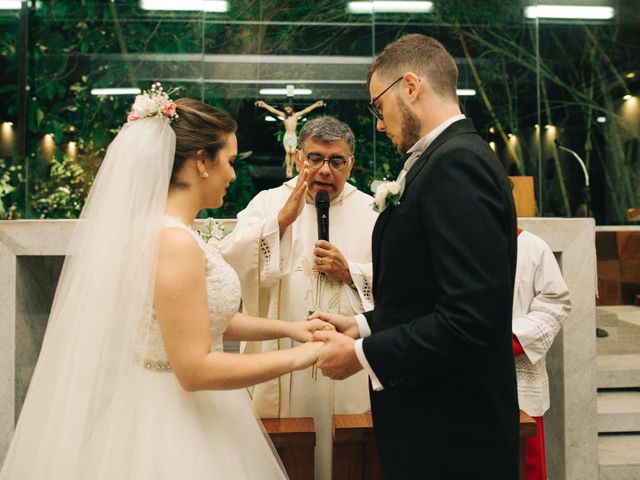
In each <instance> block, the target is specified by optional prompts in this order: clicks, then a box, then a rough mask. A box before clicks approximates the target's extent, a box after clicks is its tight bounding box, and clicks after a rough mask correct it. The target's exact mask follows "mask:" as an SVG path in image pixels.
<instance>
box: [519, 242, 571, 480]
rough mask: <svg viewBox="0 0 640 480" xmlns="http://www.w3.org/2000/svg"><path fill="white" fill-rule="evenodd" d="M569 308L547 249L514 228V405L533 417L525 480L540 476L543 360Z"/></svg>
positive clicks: (545, 387)
mask: <svg viewBox="0 0 640 480" xmlns="http://www.w3.org/2000/svg"><path fill="white" fill-rule="evenodd" d="M570 310H571V300H570V296H569V289H568V288H567V284H566V283H565V282H564V280H563V278H562V274H561V273H560V268H559V267H558V263H557V262H556V259H555V257H554V256H553V252H552V251H551V248H549V246H548V245H547V244H546V243H545V241H544V240H542V239H541V238H540V237H538V236H536V235H534V234H533V233H531V232H527V231H526V230H521V229H518V260H517V264H516V281H515V286H514V289H513V322H512V327H511V328H512V331H513V339H512V340H513V353H514V355H515V362H516V376H517V380H518V403H519V404H520V409H522V410H523V411H524V412H525V413H527V414H528V415H529V416H531V417H532V418H533V419H534V420H535V421H536V435H535V436H533V437H529V438H528V439H527V453H526V472H525V479H526V480H546V478H547V473H546V455H545V449H544V422H543V415H544V412H546V411H547V410H548V409H549V377H548V375H547V368H546V365H545V358H546V355H547V352H548V351H549V348H551V344H552V343H553V340H554V339H555V337H556V335H557V334H558V332H559V331H560V329H561V328H562V325H563V323H564V321H565V320H566V319H567V318H568V316H569V312H570Z"/></svg>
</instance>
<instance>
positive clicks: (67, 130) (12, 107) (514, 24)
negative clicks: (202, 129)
mask: <svg viewBox="0 0 640 480" xmlns="http://www.w3.org/2000/svg"><path fill="white" fill-rule="evenodd" d="M170 3H171V2H169V1H164V2H157V1H154V0H128V1H122V2H120V1H119V2H101V1H98V0H84V1H83V2H66V1H56V2H44V1H35V2H31V3H29V7H28V17H20V14H19V11H18V10H1V11H0V24H1V25H2V30H1V33H0V38H1V40H2V42H1V43H0V62H1V64H2V67H3V73H4V74H3V76H2V79H1V80H0V102H1V103H0V106H1V107H2V112H3V114H2V117H0V123H1V124H2V125H1V128H2V131H1V133H2V136H1V137H0V139H1V142H0V172H1V173H0V196H1V197H0V199H1V201H2V206H1V207H0V208H1V210H0V217H1V218H15V217H31V218H40V217H48V218H61V217H62V218H64V217H75V216H77V214H78V212H79V211H80V209H81V207H82V204H83V200H84V197H85V195H86V192H87V189H88V188H89V186H90V184H91V181H92V179H93V176H94V175H95V172H96V170H97V168H98V166H99V164H100V161H101V159H102V157H103V156H104V152H105V148H106V146H107V145H108V143H109V142H110V140H111V139H112V138H113V136H114V135H115V133H116V132H117V130H118V128H119V127H120V126H121V125H122V122H123V121H124V119H125V118H126V114H127V111H128V109H129V107H130V105H131V103H132V101H133V95H134V94H131V93H130V94H128V95H115V94H106V95H96V94H92V90H93V89H95V88H105V87H109V88H138V89H144V88H148V87H149V85H150V84H151V83H152V82H154V81H160V82H162V83H163V84H164V86H165V88H167V89H171V88H176V89H177V92H176V93H175V95H176V96H190V97H194V98H197V99H201V100H203V101H205V102H209V103H211V104H214V105H217V106H220V107H221V108H224V109H225V110H227V111H229V113H230V114H231V115H232V116H234V117H235V118H237V120H238V124H239V131H238V136H239V140H240V150H241V151H244V152H251V155H250V156H248V158H246V159H245V160H243V161H241V162H239V163H238V180H237V181H236V182H235V183H234V184H233V185H232V187H231V190H230V192H229V194H228V195H227V197H226V204H225V206H224V207H223V208H222V209H221V210H220V211H218V212H205V214H206V215H210V214H214V215H216V216H224V217H233V216H235V214H236V213H237V212H238V211H239V210H240V209H242V208H243V207H244V206H245V205H246V203H247V202H248V201H249V200H250V199H251V198H252V197H253V196H254V195H255V194H256V193H257V192H258V191H259V190H262V189H264V188H271V187H274V186H276V185H279V184H280V183H281V182H282V181H284V180H285V179H286V177H285V169H284V159H285V151H284V147H283V144H282V137H283V133H284V129H283V124H282V120H281V119H279V118H277V115H274V114H273V113H272V112H269V111H267V110H265V109H263V108H260V107H258V106H257V105H256V101H258V100H263V101H265V102H267V103H268V104H269V105H272V106H273V107H275V108H276V109H279V110H280V109H282V108H284V106H285V105H287V104H289V103H290V104H291V106H292V108H293V109H294V110H295V111H299V110H301V109H303V108H306V107H308V106H310V105H311V104H313V103H314V102H316V101H317V100H323V101H324V102H325V104H326V105H325V106H324V107H318V108H316V109H314V110H313V111H311V112H309V113H308V114H307V115H306V119H307V120H308V119H310V118H312V117H314V116H316V115H321V114H329V115H335V116H337V117H338V118H340V119H342V120H344V121H346V122H347V123H348V124H349V125H350V126H351V127H352V128H353V130H354V132H355V134H356V138H357V148H356V166H355V167H354V169H353V171H352V178H351V179H350V181H351V182H352V183H354V184H355V185H357V186H358V187H359V188H361V189H362V190H364V191H367V192H368V191H369V184H370V182H371V181H372V179H373V178H383V177H384V178H393V177H395V176H396V175H397V173H398V172H399V170H400V168H401V166H402V163H403V161H404V158H403V156H402V155H399V154H398V153H397V152H396V151H395V148H394V146H393V145H392V144H391V143H390V142H389V141H388V139H387V138H386V137H385V135H384V134H381V133H379V132H376V130H375V122H374V120H373V118H372V117H371V115H370V114H369V113H368V111H367V109H366V104H367V102H368V100H369V94H368V91H367V87H366V75H367V70H368V67H369V65H370V63H371V60H372V58H373V56H374V55H375V54H377V53H379V52H380V51H381V50H382V49H383V48H384V46H385V45H386V44H387V43H388V42H389V41H392V40H394V39H395V38H397V37H398V36H400V35H403V34H406V33H412V32H419V33H425V34H428V35H432V36H434V37H435V38H437V39H439V40H440V41H442V43H443V44H444V45H445V46H446V47H447V48H448V49H449V51H450V52H451V53H452V55H453V56H454V57H455V58H456V61H457V64H458V67H459V71H460V79H459V88H461V89H467V90H468V91H467V95H466V96H460V103H461V106H462V108H463V110H464V112H465V113H466V114H467V115H468V116H470V117H471V118H472V119H473V121H474V123H475V125H476V128H477V129H478V131H479V132H480V134H481V135H482V136H483V137H484V138H485V139H486V140H487V141H488V142H491V144H492V146H493V147H494V149H495V150H496V152H497V154H498V155H499V157H500V159H501V160H502V161H503V163H504V165H505V167H506V168H507V170H508V171H509V173H511V174H513V175H532V176H533V177H534V179H535V185H536V199H537V204H538V205H537V207H538V214H539V215H545V216H553V215H557V216H582V215H584V214H585V213H587V206H586V205H587V204H589V207H590V210H591V211H592V212H593V215H594V216H595V217H596V219H597V222H598V223H600V224H607V223H627V221H628V220H627V210H628V209H629V208H632V207H638V206H640V205H639V204H640V198H639V197H640V192H639V186H638V185H639V184H640V182H638V168H639V167H638V164H639V162H638V156H639V155H640V153H639V150H640V148H639V146H638V142H639V140H638V139H639V138H640V134H639V133H638V131H639V129H640V126H639V125H640V120H639V116H640V113H639V111H638V109H639V108H640V107H638V103H637V102H638V100H637V98H636V97H635V96H634V95H636V94H637V93H638V85H639V83H638V82H639V80H638V78H640V77H639V76H638V75H640V66H639V65H638V61H637V59H638V58H639V57H640V55H638V50H639V47H640V45H639V43H640V37H638V35H636V34H635V33H636V32H637V29H638V23H640V18H639V17H638V15H637V13H636V10H637V8H636V7H635V2H633V1H631V0H618V1H613V0H612V1H605V0H588V1H586V0H585V1H584V2H579V3H581V4H582V5H583V6H598V5H599V6H603V5H604V6H606V5H609V6H611V7H613V8H614V16H613V18H611V19H604V20H576V19H570V20H568V19H555V20H548V19H535V18H527V17H526V16H525V8H526V7H529V6H534V7H535V6H539V5H538V3H537V2H535V1H529V0H523V1H522V2H513V1H510V0H491V1H489V2H477V1H475V0H435V1H433V2H432V5H431V8H430V9H429V11H426V12H417V13H415V12H414V13H406V12H405V13H391V12H380V11H377V12H372V13H371V12H370V13H367V14H358V13H354V10H353V8H354V7H351V6H350V5H351V3H352V2H349V1H346V0H340V1H335V0H318V1H316V2H287V1H285V2H283V1H279V0H249V1H241V0H229V1H227V2H212V3H208V4H207V5H214V7H216V8H217V9H218V10H219V11H211V10H215V9H216V8H213V9H210V8H207V9H203V10H201V11H181V10H157V8H158V7H157V5H163V6H164V7H165V8H167V6H168V5H170ZM540 3H542V2H540ZM152 4H155V5H156V6H155V7H154V6H153V5H152ZM361 6H362V5H361ZM365 6H366V5H365ZM20 18H24V19H25V25H28V37H26V36H25V38H24V40H25V41H26V49H25V48H21V47H20ZM25 31H26V30H25ZM538 52H539V53H538ZM27 66H28V67H29V68H28V69H27ZM20 75H23V76H24V75H27V80H26V82H25V85H26V87H27V89H28V90H27V93H28V95H27V96H26V98H25V108H24V109H23V110H22V111H23V113H22V114H21V113H20V112H21V109H20V105H21V103H20V96H19V95H18V92H19V91H20V89H19V88H18V86H19V82H20ZM288 86H291V87H288ZM287 88H289V89H294V92H295V94H294V95H293V96H290V94H291V92H290V91H287ZM269 89H277V90H280V92H279V93H273V92H270V91H269ZM277 90H276V92H277ZM94 93H95V92H94ZM625 95H630V97H629V98H628V99H626V100H625V99H624V96H625ZM21 115H22V118H21ZM21 122H22V127H23V128H24V129H25V131H26V135H25V141H24V142H23V143H21V142H20V141H19V137H20V135H19V133H20V127H21ZM10 123H11V125H10ZM302 123H303V121H301V122H299V125H298V128H300V126H301V125H302ZM554 140H558V141H559V142H560V145H561V146H563V147H566V148H569V149H571V150H573V152H575V153H576V154H577V155H578V156H579V157H580V158H581V159H584V162H585V165H586V168H587V171H588V173H590V180H591V185H590V187H591V188H590V191H586V190H585V178H584V174H583V170H582V168H581V166H580V163H579V162H578V161H577V159H576V157H575V155H574V154H573V152H569V151H567V150H563V149H561V148H560V147H559V146H558V145H556V144H555V143H554ZM21 145H24V147H23V149H24V150H25V152H23V153H24V155H20V153H21V152H20V146H21ZM589 193H590V196H589V195H588V194H589Z"/></svg>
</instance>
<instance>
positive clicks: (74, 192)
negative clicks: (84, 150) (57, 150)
mask: <svg viewBox="0 0 640 480" xmlns="http://www.w3.org/2000/svg"><path fill="white" fill-rule="evenodd" d="M89 187H90V179H89V178H88V176H87V174H86V172H85V170H84V168H83V167H82V166H81V165H80V164H78V163H76V162H74V161H72V160H70V159H68V158H63V159H62V160H60V161H59V160H57V159H55V158H54V159H53V160H52V162H51V165H50V170H49V174H48V175H47V176H45V177H44V178H37V179H36V182H35V185H34V193H33V195H31V211H32V213H33V215H34V216H36V217H38V218H77V217H78V216H79V215H80V211H81V210H82V206H83V205H84V200H85V197H86V195H87V193H88V192H89Z"/></svg>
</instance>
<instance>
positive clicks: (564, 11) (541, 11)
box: [524, 5, 614, 20]
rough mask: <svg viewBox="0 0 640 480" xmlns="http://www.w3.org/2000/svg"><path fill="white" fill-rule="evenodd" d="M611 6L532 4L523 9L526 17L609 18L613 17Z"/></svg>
mask: <svg viewBox="0 0 640 480" xmlns="http://www.w3.org/2000/svg"><path fill="white" fill-rule="evenodd" d="M613 15H614V9H613V7H594V6H583V5H532V6H529V7H526V8H525V9H524V16H525V17H527V18H558V19H559V18H563V19H580V20H609V19H610V18H613Z"/></svg>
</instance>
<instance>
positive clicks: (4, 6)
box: [0, 0, 22, 10]
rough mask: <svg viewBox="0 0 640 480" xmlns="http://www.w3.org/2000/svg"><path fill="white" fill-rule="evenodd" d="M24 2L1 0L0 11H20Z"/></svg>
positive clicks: (20, 0) (19, 0)
mask: <svg viewBox="0 0 640 480" xmlns="http://www.w3.org/2000/svg"><path fill="white" fill-rule="evenodd" d="M21 7H22V0H0V10H20V8H21Z"/></svg>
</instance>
